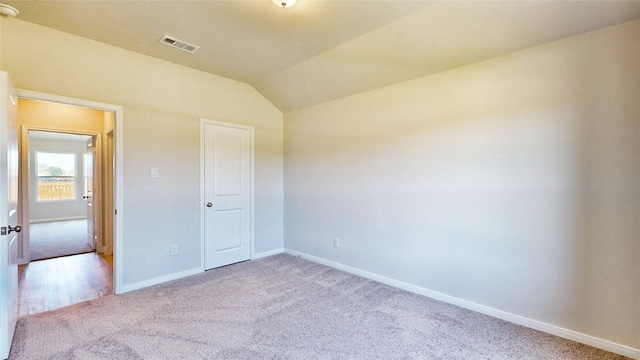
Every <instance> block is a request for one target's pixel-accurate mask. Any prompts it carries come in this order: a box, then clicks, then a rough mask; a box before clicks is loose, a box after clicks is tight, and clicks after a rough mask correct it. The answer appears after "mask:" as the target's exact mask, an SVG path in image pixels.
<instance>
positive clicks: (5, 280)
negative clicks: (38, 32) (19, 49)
mask: <svg viewBox="0 0 640 360" xmlns="http://www.w3.org/2000/svg"><path fill="white" fill-rule="evenodd" d="M12 94H14V91H13V87H12V86H11V82H10V80H9V75H8V74H7V73H6V72H0V96H1V97H0V99H1V100H0V101H1V104H2V105H1V108H0V158H1V160H2V161H0V164H1V165H0V226H1V227H2V235H0V284H1V285H0V358H2V359H6V358H7V357H8V356H9V350H10V348H11V340H12V339H13V333H14V331H15V327H16V322H17V320H18V232H19V231H20V230H19V229H16V228H17V227H18V225H17V224H18V128H17V111H18V110H17V99H16V98H15V97H14V96H13V95H12Z"/></svg>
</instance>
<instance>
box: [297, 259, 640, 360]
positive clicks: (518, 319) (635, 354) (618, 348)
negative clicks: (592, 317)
mask: <svg viewBox="0 0 640 360" xmlns="http://www.w3.org/2000/svg"><path fill="white" fill-rule="evenodd" d="M284 252H285V253H286V254H290V255H294V256H300V257H302V258H303V259H307V260H310V261H313V262H317V263H319V264H323V265H327V266H329V267H332V268H335V269H338V270H342V271H346V272H348V273H352V274H355V275H359V276H362V277H364V278H367V279H371V280H374V281H378V282H381V283H383V284H387V285H390V286H393V287H397V288H400V289H403V290H407V291H410V292H413V293H416V294H420V295H424V296H427V297H430V298H432V299H436V300H439V301H443V302H446V303H449V304H453V305H456V306H460V307H462V308H465V309H469V310H473V311H477V312H479V313H482V314H485V315H489V316H493V317H495V318H498V319H502V320H505V321H509V322H512V323H514V324H518V325H522V326H526V327H529V328H532V329H536V330H540V331H543V332H546V333H549V334H552V335H556V336H559V337H562V338H565V339H569V340H572V341H575V342H579V343H582V344H585V345H589V346H593V347H595V348H599V349H602V350H606V351H609V352H612V353H616V354H619V355H623V356H627V357H630V358H633V359H640V349H636V348H632V347H629V346H626V345H622V344H618V343H614V342H611V341H608V340H604V339H600V338H597V337H594V336H591V335H587V334H583V333H579V332H577V331H573V330H569V329H565V328H562V327H559V326H555V325H551V324H547V323H544V322H541V321H538V320H534V319H530V318H526V317H524V316H520V315H515V314H512V313H509V312H506V311H502V310H498V309H494V308H492V307H488V306H485V305H481V304H477V303H474V302H471V301H467V300H464V299H460V298H457V297H453V296H449V295H446V294H443V293H439V292H437V291H433V290H429V289H425V288H422V287H419V286H416V285H412V284H408V283H405V282H402V281H398V280H395V279H391V278H388V277H384V276H381V275H378V274H374V273H371V272H368V271H364V270H360V269H358V268H354V267H351V266H347V265H344V264H340V263H337V262H334V261H330V260H326V259H323V258H319V257H315V256H312V255H308V254H305V253H301V252H298V251H295V250H290V249H284Z"/></svg>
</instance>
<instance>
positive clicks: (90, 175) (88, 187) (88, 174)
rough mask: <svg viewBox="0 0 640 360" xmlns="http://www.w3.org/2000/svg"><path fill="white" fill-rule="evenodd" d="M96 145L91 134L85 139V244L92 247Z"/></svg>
mask: <svg viewBox="0 0 640 360" xmlns="http://www.w3.org/2000/svg"><path fill="white" fill-rule="evenodd" d="M95 154H96V147H95V144H94V139H93V136H92V137H90V138H89V139H88V140H87V149H86V152H85V155H84V179H85V180H84V196H83V198H84V200H85V201H86V203H87V244H89V246H91V248H92V249H94V250H95V248H96V238H95V234H94V229H95V228H96V212H95V206H94V200H93V190H94V189H93V188H94V186H93V179H94V170H93V168H94V158H95Z"/></svg>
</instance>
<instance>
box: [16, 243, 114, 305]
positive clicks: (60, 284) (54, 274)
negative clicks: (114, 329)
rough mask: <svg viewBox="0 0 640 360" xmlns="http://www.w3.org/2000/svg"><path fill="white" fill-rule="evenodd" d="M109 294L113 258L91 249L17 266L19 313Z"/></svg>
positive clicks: (111, 291)
mask: <svg viewBox="0 0 640 360" xmlns="http://www.w3.org/2000/svg"><path fill="white" fill-rule="evenodd" d="M109 294H113V259H112V257H111V256H110V255H109V256H104V255H101V254H97V253H95V252H91V253H86V254H80V255H73V256H65V257H60V258H55V259H48V260H40V261H33V262H31V263H29V264H26V265H20V266H19V267H18V302H19V316H24V315H30V314H36V313H40V312H44V311H49V310H54V309H58V308H61V307H64V306H68V305H72V304H77V303H80V302H84V301H89V300H92V299H96V298H99V297H102V296H105V295H109Z"/></svg>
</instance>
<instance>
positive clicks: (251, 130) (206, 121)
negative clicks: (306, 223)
mask: <svg viewBox="0 0 640 360" xmlns="http://www.w3.org/2000/svg"><path fill="white" fill-rule="evenodd" d="M206 124H209V125H218V126H226V127H230V128H235V129H243V130H249V133H250V144H251V145H250V146H251V151H250V157H251V160H250V161H251V174H249V179H250V180H249V181H250V184H249V188H250V191H251V197H250V198H251V200H250V201H251V203H250V204H251V205H250V206H251V210H250V213H249V216H250V218H251V220H250V221H249V224H250V225H249V227H250V230H249V237H250V239H249V241H250V242H251V252H250V257H249V259H253V258H254V251H255V246H254V241H253V238H254V236H253V235H254V234H253V224H254V208H255V206H254V201H253V199H254V193H255V191H254V188H253V184H254V180H253V177H254V176H253V174H254V173H255V172H254V166H253V164H254V145H253V137H254V136H253V133H254V128H253V126H248V125H240V124H234V123H228V122H224V121H217V120H209V119H204V118H201V119H200V249H201V251H200V254H201V256H200V267H201V269H202V271H203V272H204V271H205V263H204V259H205V248H204V243H205V241H204V240H205V239H204V231H205V230H204V221H205V206H206V205H205V203H206V199H205V191H204V188H205V174H204V166H205V159H204V151H205V139H204V133H205V131H204V126H205V125H206Z"/></svg>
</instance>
